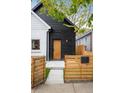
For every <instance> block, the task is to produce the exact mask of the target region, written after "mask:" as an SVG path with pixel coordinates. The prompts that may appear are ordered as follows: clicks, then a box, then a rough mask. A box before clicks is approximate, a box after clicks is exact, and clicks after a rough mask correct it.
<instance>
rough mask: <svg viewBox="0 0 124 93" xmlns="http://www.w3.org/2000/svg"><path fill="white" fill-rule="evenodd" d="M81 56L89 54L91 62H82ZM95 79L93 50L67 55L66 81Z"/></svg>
mask: <svg viewBox="0 0 124 93" xmlns="http://www.w3.org/2000/svg"><path fill="white" fill-rule="evenodd" d="M81 56H88V57H89V63H86V64H85V63H81ZM85 80H88V81H90V80H93V56H92V53H91V52H87V51H85V53H84V55H66V56H65V69H64V81H65V82H78V81H85Z"/></svg>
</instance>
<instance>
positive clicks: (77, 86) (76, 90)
mask: <svg viewBox="0 0 124 93" xmlns="http://www.w3.org/2000/svg"><path fill="white" fill-rule="evenodd" d="M32 93H93V83H92V82H83V83H71V84H70V83H66V84H54V85H51V84H43V85H39V86H38V87H36V88H34V89H32Z"/></svg>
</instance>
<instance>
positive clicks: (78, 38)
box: [76, 30, 92, 40]
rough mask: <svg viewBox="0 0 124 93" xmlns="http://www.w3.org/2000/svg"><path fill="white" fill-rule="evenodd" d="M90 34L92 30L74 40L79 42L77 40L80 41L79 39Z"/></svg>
mask: <svg viewBox="0 0 124 93" xmlns="http://www.w3.org/2000/svg"><path fill="white" fill-rule="evenodd" d="M90 33H92V30H90V31H88V32H86V33H84V34H83V35H82V36H80V37H79V38H76V40H79V39H81V38H84V37H85V36H87V35H89V34H90Z"/></svg>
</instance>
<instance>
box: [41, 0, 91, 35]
mask: <svg viewBox="0 0 124 93" xmlns="http://www.w3.org/2000/svg"><path fill="white" fill-rule="evenodd" d="M41 2H42V3H43V8H41V9H40V12H42V13H46V14H47V15H48V16H51V17H52V18H53V19H55V20H57V21H59V22H60V21H61V22H62V21H64V18H69V19H70V20H71V21H72V22H73V23H74V24H77V25H74V26H72V25H68V24H64V25H66V26H67V27H73V28H74V29H75V32H79V33H83V32H85V28H84V27H83V26H87V27H88V28H91V29H92V27H93V26H92V21H93V14H92V13H90V11H89V6H90V5H92V2H93V0H41ZM79 12H80V14H78V13H79ZM77 14H78V17H76V15H77Z"/></svg>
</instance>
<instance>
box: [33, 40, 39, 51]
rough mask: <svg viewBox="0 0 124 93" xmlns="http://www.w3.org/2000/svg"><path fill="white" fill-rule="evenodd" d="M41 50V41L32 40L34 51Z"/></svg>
mask: <svg viewBox="0 0 124 93" xmlns="http://www.w3.org/2000/svg"><path fill="white" fill-rule="evenodd" d="M39 49H40V40H38V39H37V40H36V39H35V40H32V50H39Z"/></svg>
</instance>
